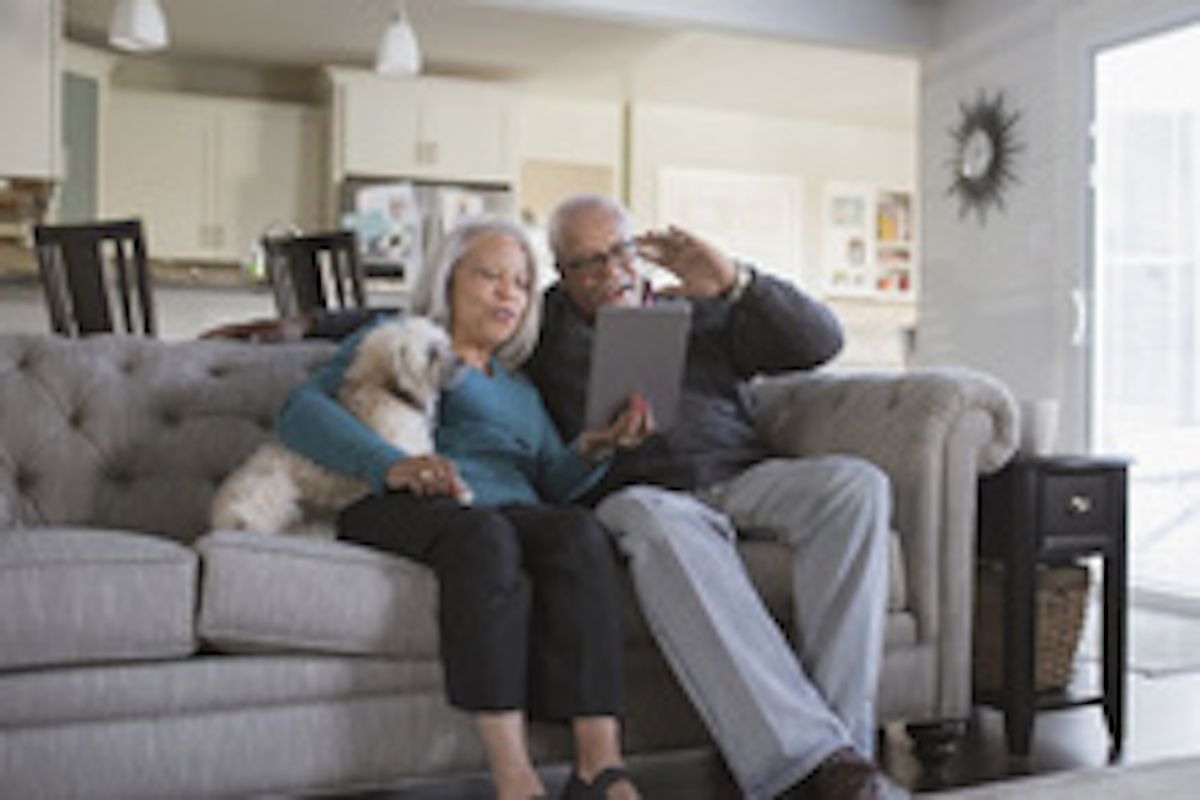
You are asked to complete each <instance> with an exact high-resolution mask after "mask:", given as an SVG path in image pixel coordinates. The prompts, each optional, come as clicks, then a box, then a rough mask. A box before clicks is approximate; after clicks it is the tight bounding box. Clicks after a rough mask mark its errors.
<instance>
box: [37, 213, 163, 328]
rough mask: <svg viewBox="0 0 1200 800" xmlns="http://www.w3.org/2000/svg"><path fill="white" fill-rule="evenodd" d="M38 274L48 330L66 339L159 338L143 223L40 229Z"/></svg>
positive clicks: (134, 220)
mask: <svg viewBox="0 0 1200 800" xmlns="http://www.w3.org/2000/svg"><path fill="white" fill-rule="evenodd" d="M33 238H34V243H35V245H36V249H37V261H38V274H39V275H40V277H41V280H42V288H43V289H44V290H45V295H46V308H47V310H48V311H49V313H50V327H51V328H52V329H53V331H54V332H55V333H58V334H61V335H63V336H86V335H88V334H92V333H110V332H114V331H117V330H118V328H116V327H114V313H113V306H114V305H116V306H117V307H118V308H120V322H121V323H122V326H121V328H120V329H119V330H120V332H123V333H128V334H141V335H144V336H155V335H156V326H155V318H154V297H153V294H152V293H151V289H150V274H149V268H148V267H147V264H146V245H145V241H144V239H143V238H142V223H141V220H137V219H129V220H118V221H113V222H95V223H87V224H81V225H38V226H35V227H34V231H33Z"/></svg>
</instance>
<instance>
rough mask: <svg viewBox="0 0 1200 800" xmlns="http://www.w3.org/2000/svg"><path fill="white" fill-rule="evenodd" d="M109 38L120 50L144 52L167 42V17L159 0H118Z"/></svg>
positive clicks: (109, 27)
mask: <svg viewBox="0 0 1200 800" xmlns="http://www.w3.org/2000/svg"><path fill="white" fill-rule="evenodd" d="M108 42H109V44H111V45H112V46H113V47H116V48H118V49H120V50H129V51H131V52H134V53H145V52H149V51H151V50H161V49H163V48H164V47H166V46H167V20H166V18H165V17H164V16H163V10H162V6H161V5H159V0H117V4H116V5H115V6H114V7H113V15H112V22H111V23H110V24H109V26H108Z"/></svg>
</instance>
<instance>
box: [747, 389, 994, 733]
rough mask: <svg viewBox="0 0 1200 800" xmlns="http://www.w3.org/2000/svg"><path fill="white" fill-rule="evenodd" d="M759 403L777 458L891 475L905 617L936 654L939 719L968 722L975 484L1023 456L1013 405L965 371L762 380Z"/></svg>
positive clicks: (764, 429)
mask: <svg viewBox="0 0 1200 800" xmlns="http://www.w3.org/2000/svg"><path fill="white" fill-rule="evenodd" d="M752 392H753V399H754V403H755V408H756V409H757V417H758V424H759V427H760V429H761V431H762V433H763V436H764V438H765V439H766V441H767V442H768V444H769V445H770V446H771V447H772V448H773V449H774V450H775V451H777V452H779V453H780V454H784V455H791V456H813V455H821V454H828V453H844V454H848V455H855V456H859V457H861V458H864V459H866V460H868V461H870V462H872V463H874V464H875V465H876V466H878V467H880V468H881V469H882V470H883V471H884V472H885V473H886V474H887V476H888V478H889V479H890V481H891V484H892V498H893V510H892V527H893V528H894V529H895V530H896V531H897V532H898V533H899V534H900V538H901V542H902V548H903V556H904V569H905V581H906V584H907V587H908V609H909V611H910V612H911V613H912V614H913V615H914V617H915V619H916V622H917V636H918V641H919V642H920V643H922V644H924V645H928V646H931V647H933V648H935V649H936V652H937V655H936V658H937V669H936V672H937V675H938V683H937V686H936V687H935V694H936V698H937V707H938V712H939V713H940V714H941V715H942V716H943V717H945V718H956V717H957V718H963V717H965V716H966V714H967V713H968V711H969V708H970V688H971V685H970V674H971V610H972V607H973V591H974V558H975V506H976V496H977V482H978V478H979V475H980V474H983V473H987V472H992V471H994V470H997V469H999V468H1000V467H1001V466H1003V465H1004V463H1005V462H1006V461H1008V459H1009V458H1011V457H1012V455H1013V453H1014V451H1015V449H1016V441H1017V411H1016V403H1015V402H1014V400H1013V397H1012V394H1011V393H1010V392H1009V391H1008V389H1007V388H1006V387H1005V386H1003V385H1002V384H1001V383H999V382H998V381H997V380H996V379H995V378H992V377H990V376H988V375H985V374H982V373H979V372H973V371H970V370H966V369H945V370H917V371H912V372H905V373H858V374H855V373H824V372H819V373H793V374H788V375H783V376H778V377H773V378H766V379H762V380H760V381H757V382H756V383H755V384H754V385H753V386H752Z"/></svg>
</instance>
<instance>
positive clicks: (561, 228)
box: [546, 194, 633, 260]
mask: <svg viewBox="0 0 1200 800" xmlns="http://www.w3.org/2000/svg"><path fill="white" fill-rule="evenodd" d="M591 209H597V210H602V211H607V212H608V213H610V214H612V215H613V216H614V217H616V218H617V220H618V222H619V223H620V226H621V231H622V232H623V233H625V234H626V235H629V234H630V233H632V232H633V221H632V220H631V219H630V218H629V212H628V211H626V210H625V206H623V205H621V204H620V203H618V202H617V201H616V200H613V199H612V198H611V197H606V196H605V195H602V194H580V195H575V196H574V197H568V198H567V199H566V200H564V201H562V202H561V203H559V204H558V206H557V207H556V208H555V209H554V212H553V213H552V214H551V215H550V219H549V220H548V221H547V223H546V234H547V238H548V239H549V241H550V251H551V252H552V253H554V258H555V260H557V259H558V258H559V254H560V253H561V252H562V249H563V246H564V245H565V244H566V242H565V239H566V238H567V232H566V229H567V227H568V226H567V221H568V220H569V219H570V218H571V217H573V216H575V214H577V213H579V212H580V211H584V210H591Z"/></svg>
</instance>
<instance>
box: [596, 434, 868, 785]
mask: <svg viewBox="0 0 1200 800" xmlns="http://www.w3.org/2000/svg"><path fill="white" fill-rule="evenodd" d="M597 514H598V515H599V518H600V521H601V522H602V523H603V524H604V525H605V527H607V528H608V529H609V530H610V531H612V532H613V534H614V536H615V537H616V539H617V543H618V545H619V546H620V548H621V550H622V551H623V552H624V553H625V555H626V556H627V557H628V558H629V566H630V571H631V573H632V575H633V583H634V587H635V588H636V591H637V594H638V598H639V600H640V602H641V606H642V611H643V613H644V615H645V617H646V620H647V623H648V625H649V627H650V630H651V632H652V633H653V635H654V637H655V639H656V641H657V642H658V645H659V648H660V649H661V650H662V652H663V654H664V656H665V658H666V660H667V662H668V663H669V664H670V665H671V668H672V669H673V670H674V671H675V675H676V677H677V678H678V680H679V681H680V683H681V684H682V686H683V688H684V690H685V691H686V692H687V694H688V696H689V698H690V699H691V701H692V703H693V704H694V705H695V707H696V709H697V710H698V712H699V714H700V716H701V718H702V719H703V720H704V722H705V724H706V725H707V726H708V729H709V732H710V733H711V734H712V736H713V739H714V740H715V741H716V743H717V745H718V747H719V748H720V750H721V753H722V755H723V756H724V758H725V761H726V763H727V765H728V766H729V769H730V771H731V772H732V773H733V776H734V778H735V780H737V782H738V785H739V786H740V787H741V790H742V792H743V794H745V796H746V797H747V798H751V800H758V798H770V797H774V796H776V795H778V794H779V793H780V792H782V791H784V790H785V789H786V788H788V787H789V786H790V785H792V784H793V783H795V782H797V781H798V780H800V779H801V778H803V777H804V776H805V775H807V774H808V773H809V772H811V771H812V770H813V769H814V768H815V767H816V766H817V765H818V764H819V763H820V762H821V761H822V760H823V759H824V758H825V757H827V756H828V755H829V754H831V753H832V752H833V751H834V750H837V749H838V748H840V747H845V746H847V745H850V746H853V747H855V748H856V749H857V750H858V751H859V752H860V753H862V754H863V755H866V756H871V755H872V754H873V753H874V749H875V748H874V742H875V730H876V720H875V695H876V691H877V688H878V683H879V670H880V662H881V660H882V657H883V638H884V615H885V610H886V609H885V605H886V597H887V532H888V518H889V515H890V491H889V487H888V482H887V478H886V477H885V476H884V474H883V473H882V472H881V471H880V470H879V469H877V468H876V467H874V466H873V465H871V464H869V463H867V462H865V461H862V460H859V459H854V458H849V457H845V456H824V457H819V458H805V459H771V460H768V461H764V462H762V463H760V464H758V465H756V466H754V467H752V468H750V469H748V470H746V471H745V472H744V473H742V474H741V475H739V476H738V477H736V478H734V479H732V480H730V481H727V482H725V483H721V484H718V485H716V486H713V487H709V488H707V489H705V490H702V491H700V492H698V493H696V494H689V493H686V492H677V491H670V490H666V489H659V488H655V487H648V486H634V487H630V488H627V489H623V490H621V491H619V492H617V493H615V494H613V495H610V496H609V497H608V498H607V499H606V500H605V501H604V502H603V503H601V504H600V506H599V507H598V508H597ZM739 531H740V533H741V535H742V536H744V537H745V538H747V539H772V540H776V541H779V542H781V543H783V544H786V545H787V546H788V547H789V548H791V551H792V552H791V566H792V591H793V597H794V603H795V610H794V613H795V624H796V631H795V634H796V637H795V638H796V643H797V648H796V650H793V649H792V647H791V645H790V644H789V643H788V641H787V639H786V637H785V636H784V634H783V632H782V631H781V630H780V628H779V626H778V625H777V624H776V623H775V621H774V620H773V619H772V618H771V616H770V614H769V612H768V611H767V608H766V606H765V605H764V604H763V601H762V599H761V598H760V597H759V595H758V593H757V592H756V591H755V589H754V587H753V585H752V584H751V582H750V579H749V577H748V575H747V573H746V570H745V567H744V566H743V564H742V561H741V559H740V557H739V556H738V553H737V550H736V547H735V543H736V539H737V535H738V532H739Z"/></svg>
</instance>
